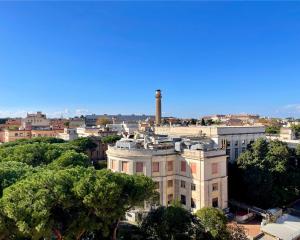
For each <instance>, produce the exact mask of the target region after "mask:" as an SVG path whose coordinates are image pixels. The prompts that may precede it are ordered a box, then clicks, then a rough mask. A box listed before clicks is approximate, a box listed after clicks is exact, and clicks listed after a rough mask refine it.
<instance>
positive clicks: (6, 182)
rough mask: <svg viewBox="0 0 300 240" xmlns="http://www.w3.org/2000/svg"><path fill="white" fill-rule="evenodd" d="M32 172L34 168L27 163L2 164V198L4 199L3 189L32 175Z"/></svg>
mask: <svg viewBox="0 0 300 240" xmlns="http://www.w3.org/2000/svg"><path fill="white" fill-rule="evenodd" d="M32 171H33V168H32V167H30V166H28V165H27V164H25V163H21V162H0V197H2V192H3V189H5V188H7V187H9V186H10V185H12V184H14V183H15V182H17V181H18V180H20V179H21V178H23V177H25V176H26V175H27V174H29V173H32Z"/></svg>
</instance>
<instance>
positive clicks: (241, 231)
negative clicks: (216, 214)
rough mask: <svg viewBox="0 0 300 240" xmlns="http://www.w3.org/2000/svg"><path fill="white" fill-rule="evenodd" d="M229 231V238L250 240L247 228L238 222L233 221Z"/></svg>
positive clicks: (231, 239) (232, 239)
mask: <svg viewBox="0 0 300 240" xmlns="http://www.w3.org/2000/svg"><path fill="white" fill-rule="evenodd" d="M227 229H228V231H229V235H230V237H229V239H230V240H248V239H249V238H248V237H247V234H246V229H245V228H244V227H243V226H241V225H238V224H237V223H232V224H230V225H229V226H228V227H227Z"/></svg>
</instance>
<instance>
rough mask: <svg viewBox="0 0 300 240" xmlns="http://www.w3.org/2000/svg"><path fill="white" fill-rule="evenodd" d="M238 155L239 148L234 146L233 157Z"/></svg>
mask: <svg viewBox="0 0 300 240" xmlns="http://www.w3.org/2000/svg"><path fill="white" fill-rule="evenodd" d="M238 156H239V149H238V148H235V149H234V157H235V159H237V158H238Z"/></svg>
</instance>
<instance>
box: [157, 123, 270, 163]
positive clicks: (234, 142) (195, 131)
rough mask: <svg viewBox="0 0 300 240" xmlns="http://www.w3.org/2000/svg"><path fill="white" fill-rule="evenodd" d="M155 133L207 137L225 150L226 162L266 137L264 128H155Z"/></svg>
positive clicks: (218, 126) (234, 158)
mask: <svg viewBox="0 0 300 240" xmlns="http://www.w3.org/2000/svg"><path fill="white" fill-rule="evenodd" d="M155 133H156V134H164V135H170V136H179V137H190V136H194V137H195V136H198V137H199V136H206V137H209V138H211V139H212V140H213V141H214V142H215V143H216V144H217V146H218V147H219V148H221V149H224V150H226V155H227V156H228V160H229V161H231V162H233V161H235V160H236V159H237V158H238V156H239V155H240V154H241V153H242V152H244V151H245V150H246V148H247V145H248V144H250V143H252V142H254V141H255V140H256V139H258V138H261V137H262V138H265V137H266V136H265V127H264V126H221V125H214V126H191V127H156V128H155Z"/></svg>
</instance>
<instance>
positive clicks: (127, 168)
mask: <svg viewBox="0 0 300 240" xmlns="http://www.w3.org/2000/svg"><path fill="white" fill-rule="evenodd" d="M106 153H107V157H108V168H109V169H111V170H112V171H115V172H124V173H127V174H144V175H145V176H149V177H151V178H152V179H153V180H154V181H155V183H156V186H157V191H158V192H159V193H160V203H161V204H162V205H164V206H167V205H168V204H170V203H171V201H173V200H179V201H180V202H181V203H182V205H183V206H184V207H185V208H186V209H189V210H192V211H196V210H198V209H200V208H202V207H205V206H212V207H218V208H220V209H224V208H227V206H228V205H227V204H228V203H227V201H228V199H227V167H226V164H227V163H226V162H227V161H226V153H225V150H221V149H217V148H215V145H214V143H213V142H211V141H210V140H209V139H202V140H195V141H191V140H189V139H173V140H172V139H168V138H159V137H156V138H154V137H152V138H149V137H145V138H144V139H138V140H133V139H122V140H120V141H118V142H117V143H116V145H115V146H110V147H109V148H108V150H107V152H106Z"/></svg>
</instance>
